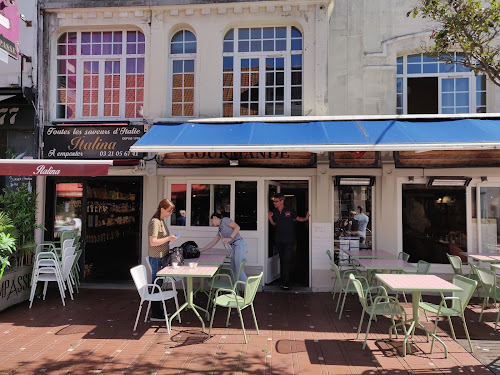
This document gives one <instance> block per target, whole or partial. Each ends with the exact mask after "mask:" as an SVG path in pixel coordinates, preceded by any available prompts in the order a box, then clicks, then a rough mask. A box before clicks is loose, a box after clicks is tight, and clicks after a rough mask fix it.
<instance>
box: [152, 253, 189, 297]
mask: <svg viewBox="0 0 500 375" xmlns="http://www.w3.org/2000/svg"><path fill="white" fill-rule="evenodd" d="M146 264H147V266H148V270H149V272H150V273H153V270H152V269H151V263H149V257H146ZM169 278H170V279H173V280H174V281H180V282H181V283H182V290H183V292H184V300H185V301H187V294H186V287H185V286H184V278H183V277H179V276H170V277H169ZM156 279H157V280H160V279H161V280H164V279H165V278H164V277H157V278H156Z"/></svg>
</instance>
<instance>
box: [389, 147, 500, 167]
mask: <svg viewBox="0 0 500 375" xmlns="http://www.w3.org/2000/svg"><path fill="white" fill-rule="evenodd" d="M394 162H395V165H396V167H398V168H463V167H498V165H500V150H446V151H432V150H429V151H419V152H415V151H398V152H395V153H394Z"/></svg>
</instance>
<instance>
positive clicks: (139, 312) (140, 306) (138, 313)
mask: <svg viewBox="0 0 500 375" xmlns="http://www.w3.org/2000/svg"><path fill="white" fill-rule="evenodd" d="M143 302H144V300H143V299H142V298H141V302H140V303H139V311H137V317H136V318H135V325H134V331H135V330H136V328H137V322H138V321H139V316H140V315H141V310H142V303H143ZM146 316H147V314H146Z"/></svg>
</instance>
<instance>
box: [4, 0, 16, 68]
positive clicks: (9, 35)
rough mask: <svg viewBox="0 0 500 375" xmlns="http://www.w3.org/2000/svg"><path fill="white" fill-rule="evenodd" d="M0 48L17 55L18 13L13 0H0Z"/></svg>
mask: <svg viewBox="0 0 500 375" xmlns="http://www.w3.org/2000/svg"><path fill="white" fill-rule="evenodd" d="M0 49H2V50H4V51H5V52H7V53H8V54H9V56H11V57H12V58H14V59H16V60H17V59H18V57H19V14H18V12H17V4H16V2H15V0H9V1H1V2H0Z"/></svg>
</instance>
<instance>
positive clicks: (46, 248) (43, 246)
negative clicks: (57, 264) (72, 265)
mask: <svg viewBox="0 0 500 375" xmlns="http://www.w3.org/2000/svg"><path fill="white" fill-rule="evenodd" d="M46 252H48V253H55V252H56V245H55V244H54V243H53V242H42V243H39V244H37V245H36V248H35V259H36V257H37V256H38V254H40V253H46Z"/></svg>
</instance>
